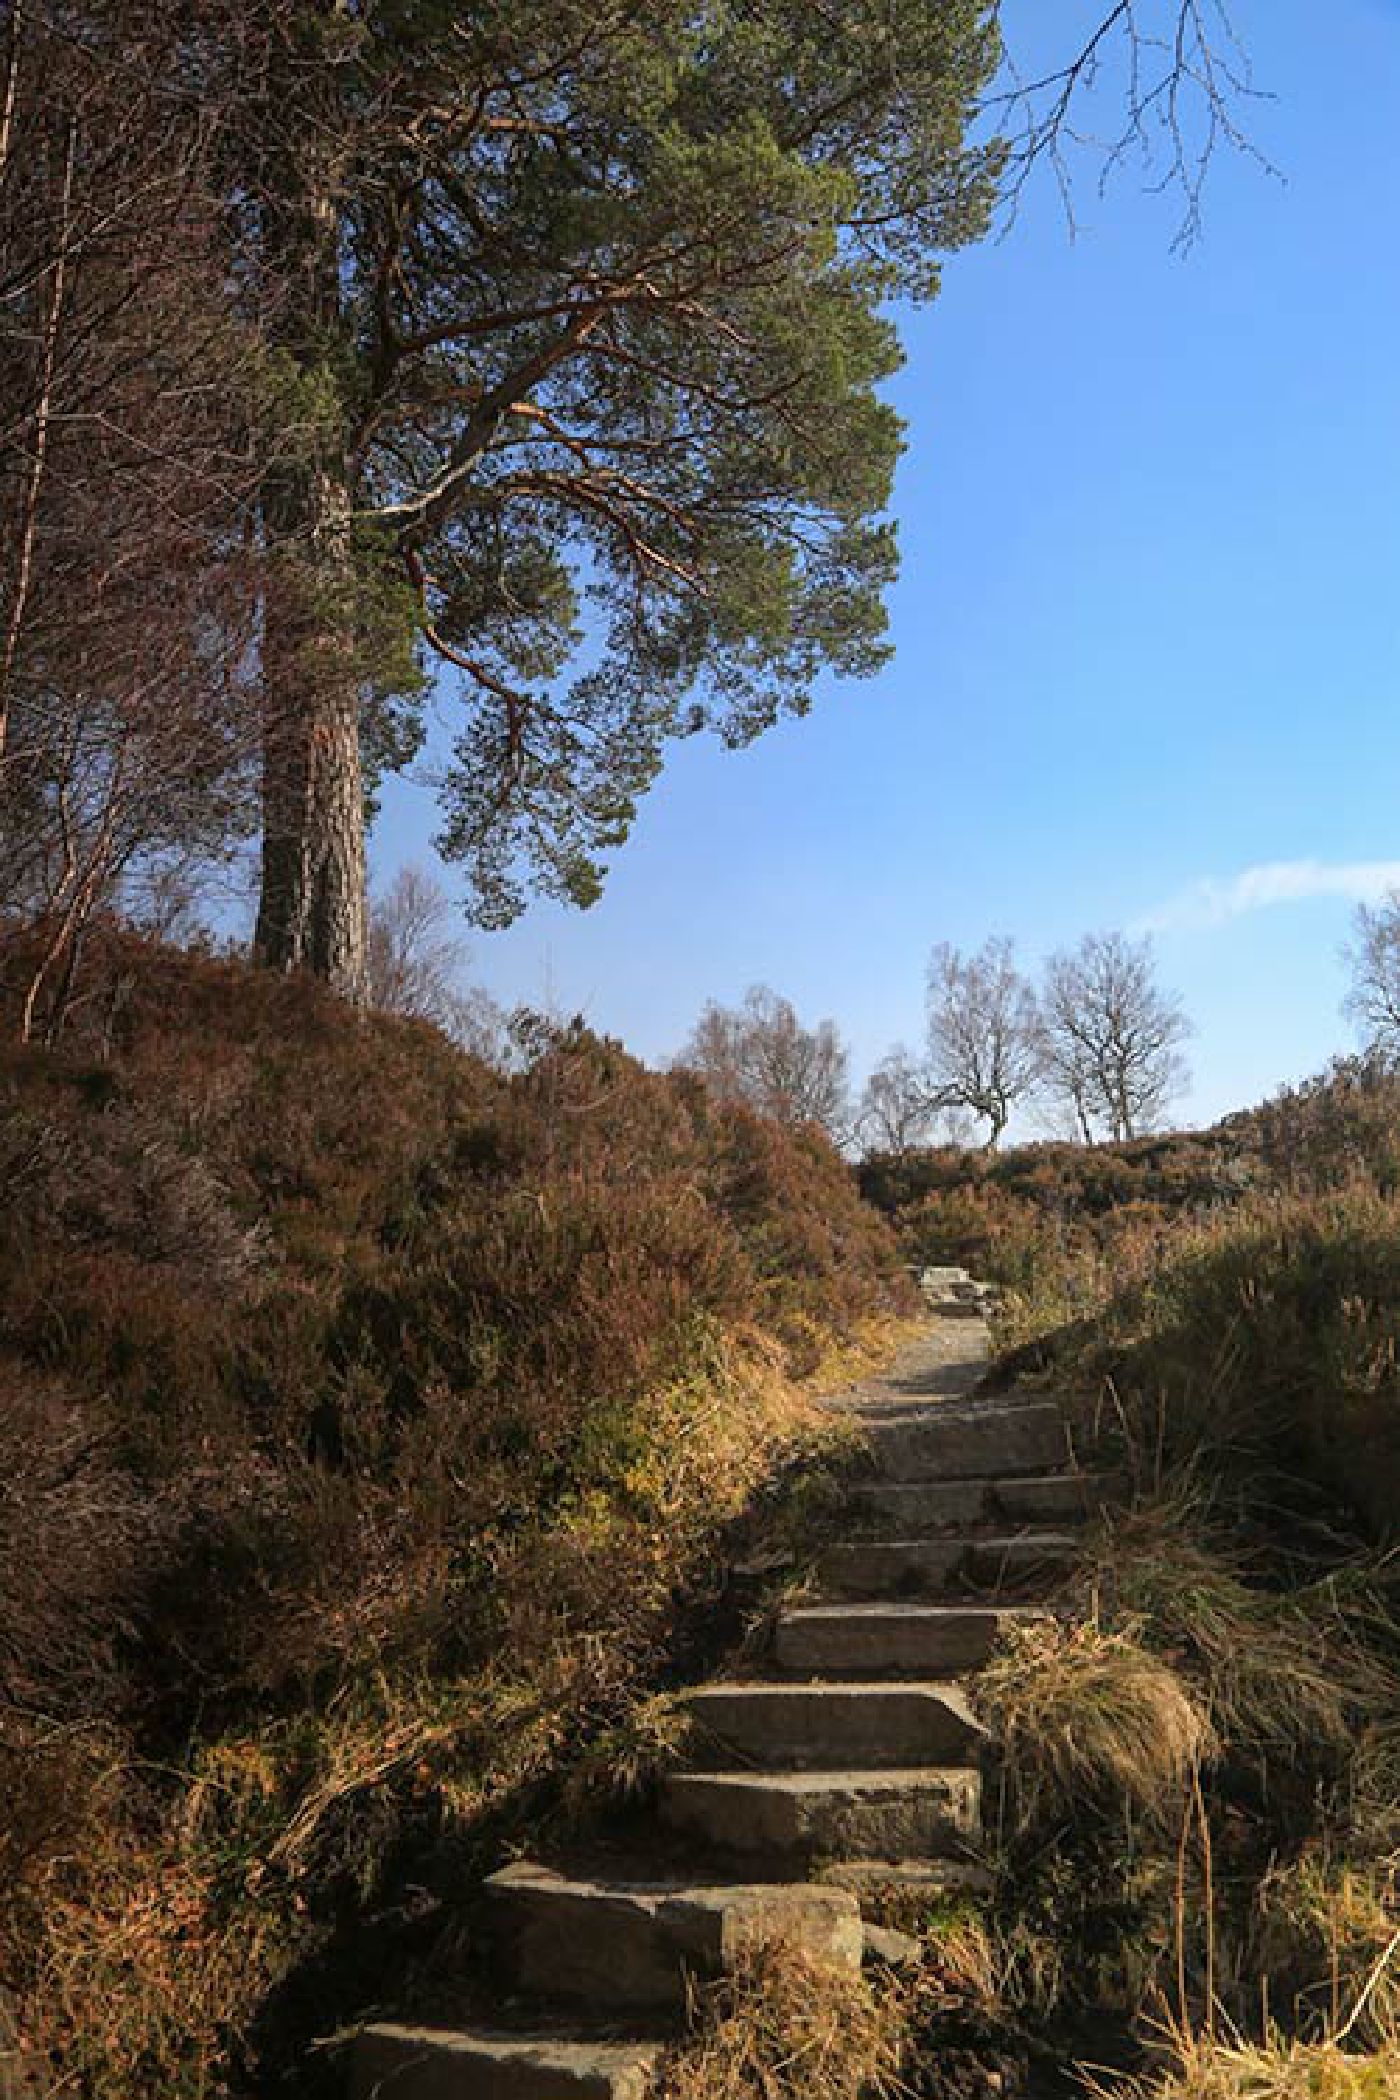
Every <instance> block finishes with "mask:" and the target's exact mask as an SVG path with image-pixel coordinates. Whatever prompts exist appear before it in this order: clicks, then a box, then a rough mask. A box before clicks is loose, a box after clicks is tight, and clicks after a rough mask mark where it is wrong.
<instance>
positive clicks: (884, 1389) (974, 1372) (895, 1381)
mask: <svg viewBox="0 0 1400 2100" xmlns="http://www.w3.org/2000/svg"><path fill="white" fill-rule="evenodd" d="M989 1350H990V1343H989V1339H988V1334H987V1323H986V1321H985V1320H982V1319H969V1318H968V1317H967V1316H966V1315H964V1316H962V1317H961V1318H957V1319H953V1318H949V1317H935V1318H934V1319H933V1320H932V1321H931V1323H930V1325H929V1327H928V1329H927V1331H926V1332H925V1333H923V1334H921V1335H918V1336H917V1337H916V1338H915V1339H914V1340H913V1341H912V1342H906V1343H905V1345H904V1347H903V1348H902V1349H901V1350H900V1351H899V1352H898V1354H897V1355H896V1356H895V1358H894V1360H893V1362H892V1363H890V1364H889V1365H887V1366H886V1368H885V1369H884V1370H883V1371H877V1372H875V1373H874V1374H873V1375H872V1376H871V1377H869V1378H863V1379H862V1380H861V1381H860V1383H859V1384H858V1385H853V1386H848V1387H847V1388H846V1390H845V1391H844V1392H839V1393H831V1394H829V1395H828V1396H827V1398H826V1400H825V1401H824V1403H823V1404H824V1405H825V1406H827V1407H832V1408H835V1409H836V1410H837V1411H838V1412H839V1413H841V1414H856V1415H881V1414H903V1413H907V1411H908V1410H909V1409H910V1408H913V1407H918V1406H919V1404H920V1403H921V1402H922V1401H927V1400H964V1401H966V1400H969V1399H970V1398H971V1397H972V1394H973V1389H974V1387H975V1386H976V1384H977V1381H978V1379H979V1378H980V1377H981V1376H982V1373H983V1372H984V1371H985V1370H986V1368H987V1359H988V1354H989ZM989 1398H991V1399H992V1400H993V1404H1000V1405H1001V1406H1002V1407H1005V1405H1006V1397H1005V1395H1004V1394H1003V1395H1001V1396H999V1401H998V1398H997V1396H989ZM974 1404H980V1402H974Z"/></svg>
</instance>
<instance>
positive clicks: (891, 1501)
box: [852, 1472, 1131, 1538]
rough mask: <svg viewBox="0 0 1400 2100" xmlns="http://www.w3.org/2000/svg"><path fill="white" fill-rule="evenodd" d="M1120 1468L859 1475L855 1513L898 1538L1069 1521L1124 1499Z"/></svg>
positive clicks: (1125, 1492)
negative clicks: (924, 1476)
mask: <svg viewBox="0 0 1400 2100" xmlns="http://www.w3.org/2000/svg"><path fill="white" fill-rule="evenodd" d="M1130 1492H1131V1490H1130V1487H1129V1483H1128V1480H1127V1478H1126V1476H1125V1475H1123V1474H1121V1473H1078V1472H1071V1473H1037V1474H1030V1475H1027V1476H1025V1477H1023V1478H1020V1479H1007V1480H905V1481H888V1480H876V1481H861V1482H860V1483H859V1484H858V1485H857V1486H856V1487H855V1488H854V1490H853V1492H852V1504H853V1507H854V1510H855V1512H856V1513H857V1515H859V1516H861V1517H868V1518H869V1519H870V1520H871V1521H872V1522H873V1523H876V1524H879V1525H880V1526H881V1527H882V1528H883V1529H885V1530H888V1531H892V1532H895V1533H897V1534H898V1535H899V1537H900V1538H917V1537H919V1536H920V1535H921V1534H924V1533H928V1532H938V1531H948V1530H952V1529H954V1528H957V1527H964V1526H965V1527H967V1528H968V1529H969V1530H970V1529H972V1528H973V1527H974V1526H976V1525H979V1524H992V1525H995V1524H1007V1523H1010V1524H1072V1523H1075V1522H1077V1521H1078V1520H1079V1519H1081V1518H1084V1517H1091V1516H1093V1515H1094V1513H1095V1512H1096V1511H1097V1510H1100V1509H1103V1508H1107V1507H1109V1506H1110V1505H1112V1504H1115V1503H1120V1502H1126V1501H1127V1500H1128V1499H1129V1495H1130Z"/></svg>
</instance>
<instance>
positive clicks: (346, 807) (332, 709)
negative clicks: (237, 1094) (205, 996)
mask: <svg viewBox="0 0 1400 2100" xmlns="http://www.w3.org/2000/svg"><path fill="white" fill-rule="evenodd" d="M348 508H349V506H348V500H347V498H346V496H345V492H344V490H343V489H342V488H339V487H337V486H336V485H335V484H334V483H333V482H331V481H330V480H329V478H328V477H327V476H325V475H324V474H321V473H318V474H317V475H316V476H314V477H311V478H310V480H309V484H308V481H307V480H302V483H301V486H300V487H292V488H283V489H280V490H278V491H277V492H276V493H275V496H274V497H273V498H272V499H271V500H270V503H269V511H270V513H271V514H272V515H273V517H274V518H275V525H276V529H277V531H278V533H279V534H280V535H281V536H282V537H283V538H284V540H285V542H286V544H287V545H288V547H289V548H290V549H292V550H293V551H292V552H290V553H289V555H288V557H287V560H286V562H285V563H284V565H283V573H282V574H281V575H279V577H278V578H277V580H276V581H275V582H274V584H273V586H272V587H271V589H270V590H269V592H268V595H267V600H266V605H265V611H264V626H263V640H262V674H263V696H264V700H263V705H264V730H263V845H262V896H261V901H260V903H259V907H258V925H257V933H256V935H255V946H256V951H257V954H258V957H259V959H260V960H261V961H263V962H265V963H267V964H268V965H269V966H270V967H271V968H273V969H277V970H309V971H310V972H311V973H312V974H313V975H314V976H316V977H321V978H324V979H325V981H326V982H327V983H328V984H329V985H331V986H332V987H333V989H334V990H336V991H338V992H339V993H341V995H342V996H343V997H344V998H347V999H352V1000H355V1001H356V1002H360V1001H362V1000H363V999H364V996H365V967H366V964H365V943H366V910H365V818H364V784H363V780H362V777H361V771H360V722H359V715H360V706H359V689H358V682H357V680H356V676H355V664H354V655H353V646H352V642H351V639H350V636H349V634H348V631H347V629H346V626H345V618H344V606H343V596H344V592H345V588H346V585H347V582H348V578H347V574H346V561H347V555H346V548H345V539H346V521H347V517H348ZM298 512H300V514H301V515H300V517H298V515H297V513H298ZM303 549H304V550H305V551H304V552H303V551H301V550H303ZM337 601H341V602H339V603H338V602H337Z"/></svg>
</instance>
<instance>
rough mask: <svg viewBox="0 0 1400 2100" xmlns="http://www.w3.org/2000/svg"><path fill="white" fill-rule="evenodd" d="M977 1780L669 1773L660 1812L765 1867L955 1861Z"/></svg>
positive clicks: (971, 1828)
mask: <svg viewBox="0 0 1400 2100" xmlns="http://www.w3.org/2000/svg"><path fill="white" fill-rule="evenodd" d="M981 1789H982V1781H981V1775H980V1773H978V1772H976V1771H975V1770H973V1769H972V1768H971V1767H969V1766H961V1767H936V1766H918V1767H915V1768H913V1769H910V1770H907V1771H895V1770H891V1771H884V1772H769V1773H762V1774H760V1773H753V1772H676V1773H672V1774H671V1775H670V1776H669V1778H668V1779H667V1781H666V1784H665V1789H664V1792H663V1794H662V1814H663V1815H664V1817H665V1818H666V1821H667V1822H668V1823H669V1824H670V1825H671V1827H672V1828H673V1829H675V1830H679V1831H683V1832H684V1833H685V1834H686V1835H687V1836H688V1837H690V1838H693V1839H699V1840H701V1841H703V1842H704V1843H705V1844H706V1845H709V1846H712V1847H713V1848H714V1849H715V1850H716V1851H717V1852H721V1853H730V1854H746V1855H748V1856H750V1857H752V1856H754V1855H758V1856H760V1857H762V1856H767V1857H769V1858H773V1859H784V1858H789V1859H790V1858H793V1857H798V1858H802V1859H810V1858H811V1857H812V1856H813V1855H816V1854H821V1855H823V1856H826V1857H831V1858H837V1859H840V1858H848V1859H887V1858H889V1857H890V1856H891V1855H892V1854H907V1855H908V1856H909V1857H911V1858H918V1857H920V1856H923V1857H926V1858H927V1857H934V1858H936V1857H942V1856H948V1855H956V1854H957V1853H958V1852H959V1851H961V1850H962V1849H963V1848H964V1847H965V1846H966V1845H967V1843H968V1842H969V1841H970V1840H971V1839H973V1838H975V1837H976V1836H977V1833H978V1831H979V1829H980V1814H981V1798H982V1794H981Z"/></svg>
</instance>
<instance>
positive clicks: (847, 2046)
mask: <svg viewBox="0 0 1400 2100" xmlns="http://www.w3.org/2000/svg"><path fill="white" fill-rule="evenodd" d="M903 2033H904V2009H903V2006H902V2004H901V2002H900V1999H899V1997H898V1994H897V1993H886V1994H881V1993H878V1992H877V1991H876V1990H875V1989H874V1988H872V1986H871V1985H870V1983H869V1982H867V1981H866V1979H865V1978H864V1977H863V1976H862V1975H860V1974H859V1973H856V1972H853V1971H851V1970H849V1969H842V1968H836V1967H834V1966H831V1965H829V1964H826V1963H821V1962H814V1961H812V1960H811V1959H810V1958H808V1957H807V1956H805V1955H803V1954H800V1953H799V1952H797V1951H796V1950H795V1949H793V1948H790V1947H785V1946H781V1945H780V1946H776V1947H774V1946H768V1947H764V1948H761V1949H754V1950H753V1951H752V1952H749V1953H746V1954H744V1955H743V1956H742V1957H741V1958H740V1959H739V1961H738V1962H737V1964H736V1966H735V1968H734V1969H733V1970H732V1971H731V1973H729V1974H728V1975H726V1976H723V1977H721V1978H720V1979H718V1980H717V1981H716V1982H714V1983H712V1984H709V1985H706V1986H705V1987H704V1988H703V1989H702V1990H700V1991H698V1992H697V1993H696V1995H695V1997H694V2000H693V2002H692V2007H691V2021H690V2026H689V2031H688V2032H687V2033H686V2035H685V2036H684V2037H683V2039H682V2040H681V2041H680V2042H679V2043H678V2044H677V2045H676V2046H675V2047H674V2048H673V2049H672V2050H670V2051H669V2052H668V2053H667V2055H666V2056H665V2058H664V2059H663V2061H662V2064H661V2066H660V2069H659V2072H658V2074H657V2080H656V2085H655V2088H654V2092H655V2100H878V2096H880V2095H885V2094H888V2095H893V2094H894V2093H895V2092H896V2091H897V2085H896V2078H897V2073H898V2069H899V2062H900V2055H901V2048H902V2041H903Z"/></svg>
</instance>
